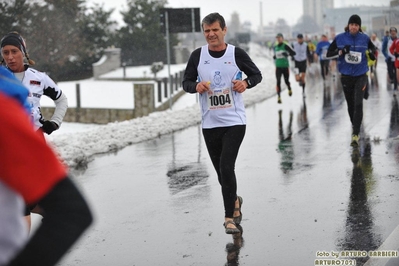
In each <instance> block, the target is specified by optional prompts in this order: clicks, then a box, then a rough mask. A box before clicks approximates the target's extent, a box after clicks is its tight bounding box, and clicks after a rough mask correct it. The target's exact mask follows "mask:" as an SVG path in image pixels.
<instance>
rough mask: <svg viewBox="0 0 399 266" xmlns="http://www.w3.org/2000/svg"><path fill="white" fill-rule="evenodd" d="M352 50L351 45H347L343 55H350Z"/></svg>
mask: <svg viewBox="0 0 399 266" xmlns="http://www.w3.org/2000/svg"><path fill="white" fill-rule="evenodd" d="M350 50H351V46H350V45H345V47H344V49H342V50H341V51H342V55H345V54H349V52H350Z"/></svg>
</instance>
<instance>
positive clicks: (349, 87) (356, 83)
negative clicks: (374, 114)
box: [341, 75, 368, 135]
mask: <svg viewBox="0 0 399 266" xmlns="http://www.w3.org/2000/svg"><path fill="white" fill-rule="evenodd" d="M367 82H368V77H367V75H363V76H358V77H352V76H344V75H342V76H341V83H342V87H343V89H344V94H345V99H346V103H347V104H348V113H349V118H350V120H351V122H352V128H353V132H352V134H354V135H359V132H360V126H361V124H362V120H363V96H364V92H365V90H366V85H367Z"/></svg>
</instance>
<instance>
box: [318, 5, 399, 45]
mask: <svg viewBox="0 0 399 266" xmlns="http://www.w3.org/2000/svg"><path fill="white" fill-rule="evenodd" d="M392 2H396V1H392ZM392 2H391V4H392ZM353 14H357V15H359V16H360V18H361V19H362V28H363V30H364V31H365V32H366V33H369V34H370V33H372V32H375V33H377V35H378V37H380V38H381V37H382V35H383V33H384V31H385V30H387V29H388V28H389V27H390V26H398V25H399V6H396V7H389V6H353V7H344V8H328V9H326V10H325V12H324V23H323V28H322V29H323V31H324V32H323V33H325V34H332V33H340V32H343V31H344V28H345V27H346V26H347V25H348V20H349V17H350V16H351V15H353Z"/></svg>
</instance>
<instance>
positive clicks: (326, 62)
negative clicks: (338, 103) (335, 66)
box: [320, 60, 330, 79]
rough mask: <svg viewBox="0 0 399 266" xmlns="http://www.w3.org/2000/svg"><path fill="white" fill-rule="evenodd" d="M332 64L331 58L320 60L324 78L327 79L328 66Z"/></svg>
mask: <svg viewBox="0 0 399 266" xmlns="http://www.w3.org/2000/svg"><path fill="white" fill-rule="evenodd" d="M329 65H330V60H320V69H321V76H322V77H323V79H326V76H327V75H328V68H329Z"/></svg>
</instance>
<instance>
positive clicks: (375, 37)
mask: <svg viewBox="0 0 399 266" xmlns="http://www.w3.org/2000/svg"><path fill="white" fill-rule="evenodd" d="M376 39H377V35H375V34H374V33H373V34H371V40H373V41H375V40H376Z"/></svg>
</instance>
